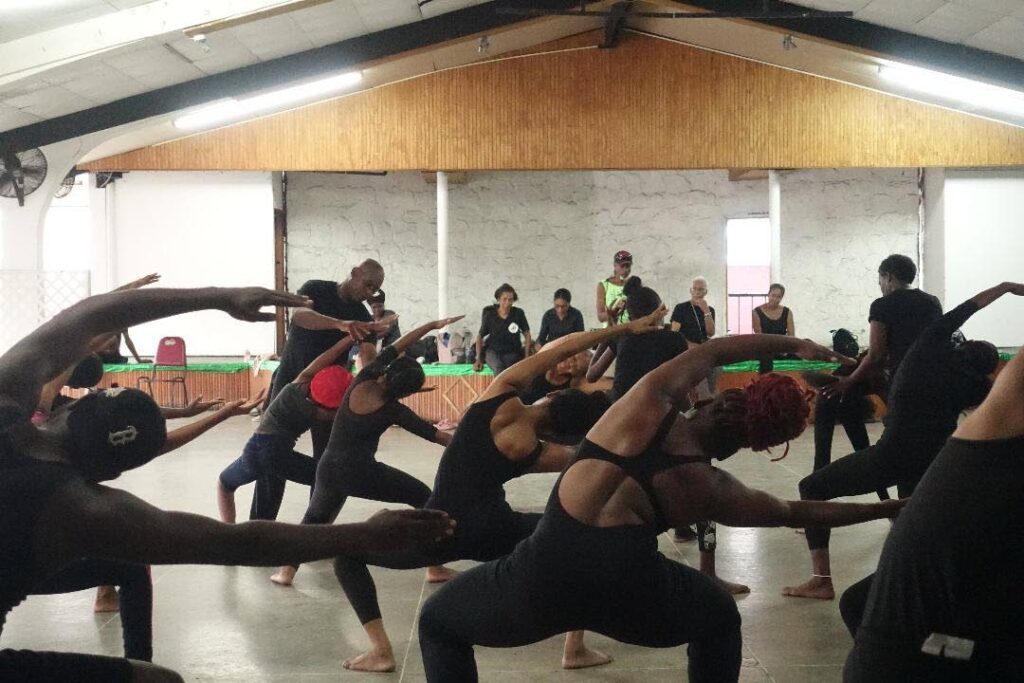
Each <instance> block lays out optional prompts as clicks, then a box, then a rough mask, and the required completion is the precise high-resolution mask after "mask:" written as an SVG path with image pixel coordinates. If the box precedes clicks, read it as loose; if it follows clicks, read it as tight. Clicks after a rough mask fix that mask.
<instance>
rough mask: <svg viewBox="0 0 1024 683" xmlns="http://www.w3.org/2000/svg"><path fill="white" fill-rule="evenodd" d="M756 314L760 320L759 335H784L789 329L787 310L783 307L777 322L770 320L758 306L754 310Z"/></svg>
mask: <svg viewBox="0 0 1024 683" xmlns="http://www.w3.org/2000/svg"><path fill="white" fill-rule="evenodd" d="M754 312H755V313H757V317H758V318H760V319H761V334H781V335H783V336H785V335H786V333H787V331H788V329H789V309H788V308H786V307H785V306H783V307H782V315H780V316H779V319H778V320H772V319H771V318H769V317H768V316H767V315H766V314H765V312H764V311H763V310H761V307H760V306H758V307H757V308H755V309H754Z"/></svg>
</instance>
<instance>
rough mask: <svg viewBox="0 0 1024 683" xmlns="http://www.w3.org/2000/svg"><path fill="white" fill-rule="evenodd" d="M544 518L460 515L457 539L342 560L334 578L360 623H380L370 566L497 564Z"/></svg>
mask: <svg viewBox="0 0 1024 683" xmlns="http://www.w3.org/2000/svg"><path fill="white" fill-rule="evenodd" d="M540 518H541V515H540V514H537V513H526V512H511V515H508V514H504V515H500V516H499V515H487V514H486V513H481V514H478V515H475V516H474V515H457V516H455V519H456V520H457V521H458V524H459V526H458V527H456V530H455V536H454V537H453V538H451V539H449V540H447V541H443V542H441V543H436V544H433V545H431V546H428V547H424V548H419V549H413V550H405V551H391V552H386V553H362V554H360V555H354V556H342V557H338V558H336V559H335V560H334V574H335V576H337V577H338V582H339V583H340V584H341V587H342V589H343V590H344V591H345V595H346V596H347V597H348V600H349V602H350V603H352V608H353V609H354V610H355V612H356V615H357V616H358V617H359V623H361V624H364V625H365V624H368V623H369V622H371V621H374V620H376V619H380V605H379V604H378V602H377V587H376V585H375V584H374V582H373V577H372V576H370V570H369V569H368V568H367V565H372V566H374V567H386V568H388V569H422V568H423V567H432V566H435V565H440V564H445V563H446V562H454V561H455V560H477V561H481V562H486V561H489V560H494V559H496V558H499V557H502V556H504V555H507V554H508V553H510V552H512V550H513V549H514V548H515V547H516V544H517V543H519V541H521V540H523V539H524V538H526V537H527V536H529V535H530V534H532V533H533V530H534V529H535V528H536V527H537V523H538V522H540ZM463 520H465V523H463ZM471 520H472V521H471ZM499 520H500V521H499Z"/></svg>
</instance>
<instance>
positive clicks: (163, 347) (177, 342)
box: [135, 337, 188, 407]
mask: <svg viewBox="0 0 1024 683" xmlns="http://www.w3.org/2000/svg"><path fill="white" fill-rule="evenodd" d="M175 369H179V370H180V371H181V374H180V375H176V376H174V377H167V378H159V379H158V378H157V376H156V373H157V370H160V371H161V372H167V371H168V370H172V371H173V370H175ZM187 370H188V354H187V353H186V352H185V340H184V339H182V338H181V337H163V338H162V339H161V340H160V341H159V342H157V345H156V354H155V355H154V356H153V370H152V371H151V372H150V374H149V376H148V377H147V376H143V377H139V379H138V380H137V381H136V382H135V386H136V387H138V388H139V389H141V388H142V384H143V383H145V384H146V386H147V388H148V389H149V395H150V396H153V383H154V382H163V383H165V384H171V385H181V391H182V393H183V394H184V397H185V400H184V402H183V403H182V404H181V405H182V406H187V405H188V386H187V385H186V384H185V373H186V371H187ZM174 395H175V391H174V390H173V389H172V390H171V407H176V406H177V403H176V401H175V400H174ZM154 398H155V397H154Z"/></svg>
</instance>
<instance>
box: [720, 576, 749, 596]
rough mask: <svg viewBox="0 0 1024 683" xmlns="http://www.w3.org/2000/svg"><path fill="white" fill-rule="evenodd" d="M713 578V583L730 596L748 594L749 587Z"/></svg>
mask: <svg viewBox="0 0 1024 683" xmlns="http://www.w3.org/2000/svg"><path fill="white" fill-rule="evenodd" d="M713 578H714V579H715V583H717V584H718V585H719V586H721V587H722V588H724V589H725V590H726V591H728V592H729V594H730V595H742V594H744V593H749V592H750V586H744V585H743V584H742V583H733V582H732V581H726V580H725V579H723V578H720V577H717V576H715V577H713Z"/></svg>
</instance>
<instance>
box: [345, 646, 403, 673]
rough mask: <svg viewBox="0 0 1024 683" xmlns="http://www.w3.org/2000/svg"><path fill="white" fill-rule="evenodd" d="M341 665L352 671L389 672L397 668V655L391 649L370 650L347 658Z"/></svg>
mask: <svg viewBox="0 0 1024 683" xmlns="http://www.w3.org/2000/svg"><path fill="white" fill-rule="evenodd" d="M341 665H342V666H343V667H345V668H346V669H349V670H351V671H372V672H374V673H388V672H389V671H394V670H395V655H394V654H393V653H392V652H391V651H390V650H389V651H387V652H377V651H376V650H369V651H368V652H364V653H362V654H360V655H356V656H355V657H350V658H348V659H346V660H345V661H344V662H342V664H341Z"/></svg>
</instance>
